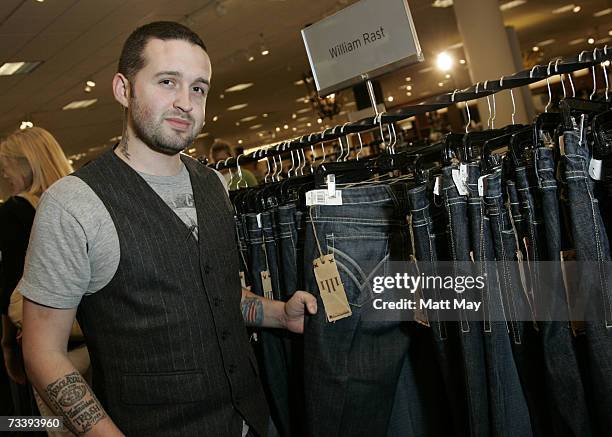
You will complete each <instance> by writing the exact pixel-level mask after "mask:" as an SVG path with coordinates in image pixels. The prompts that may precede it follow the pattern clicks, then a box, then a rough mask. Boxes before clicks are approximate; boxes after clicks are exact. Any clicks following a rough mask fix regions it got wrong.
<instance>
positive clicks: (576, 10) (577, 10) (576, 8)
mask: <svg viewBox="0 0 612 437" xmlns="http://www.w3.org/2000/svg"><path fill="white" fill-rule="evenodd" d="M581 9H582V8H581V7H580V6H574V9H572V12H573V13H574V14H577V13H578V12H580V10H581Z"/></svg>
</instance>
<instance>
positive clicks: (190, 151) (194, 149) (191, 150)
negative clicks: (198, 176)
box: [187, 147, 196, 153]
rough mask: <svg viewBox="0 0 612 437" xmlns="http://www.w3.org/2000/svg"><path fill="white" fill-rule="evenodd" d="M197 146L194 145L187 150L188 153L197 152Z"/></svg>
mask: <svg viewBox="0 0 612 437" xmlns="http://www.w3.org/2000/svg"><path fill="white" fill-rule="evenodd" d="M195 151H196V148H195V147H192V148H191V149H189V150H187V153H195Z"/></svg>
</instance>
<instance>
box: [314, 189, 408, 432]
mask: <svg viewBox="0 0 612 437" xmlns="http://www.w3.org/2000/svg"><path fill="white" fill-rule="evenodd" d="M342 202H343V204H342V205H338V206H322V205H318V206H312V207H310V210H309V213H310V214H309V217H307V229H306V234H305V246H304V275H305V283H306V289H307V290H308V291H310V292H312V293H313V294H314V295H315V296H316V298H317V301H318V305H319V309H320V310H319V311H318V312H317V314H316V315H314V316H308V317H307V318H306V321H305V326H304V363H305V368H304V388H305V392H306V393H305V399H306V409H305V412H306V428H307V435H308V436H312V437H315V436H316V437H319V436H326V437H327V436H329V437H334V436H349V435H350V436H364V437H365V436H368V437H370V436H374V437H375V436H382V437H385V436H386V435H387V431H388V427H389V421H390V418H391V414H392V408H393V405H394V400H395V395H396V388H397V384H398V381H399V377H400V374H401V371H402V367H403V366H404V365H405V364H406V360H405V358H406V356H407V353H408V350H409V346H410V342H411V339H410V336H409V333H408V327H409V326H408V325H409V324H407V323H401V322H365V321H363V320H362V308H363V307H364V305H368V303H369V302H370V301H371V300H372V299H373V296H374V293H373V291H372V288H371V285H370V278H371V277H372V276H373V275H383V274H384V272H385V268H386V264H387V262H388V261H389V260H395V261H401V260H407V259H408V256H407V251H406V247H407V246H406V244H405V242H406V241H408V231H407V225H406V220H405V217H406V211H407V202H406V197H405V189H404V187H403V185H402V184H396V185H392V186H384V185H375V186H363V187H354V188H346V189H343V190H342ZM315 235H316V238H315ZM317 240H318V243H319V244H320V250H319V244H318V243H317ZM320 251H322V253H323V254H333V255H334V258H335V260H336V265H337V267H338V271H339V274H340V278H341V280H342V284H343V285H344V289H345V291H346V294H347V298H348V302H349V304H350V306H351V309H352V315H351V316H350V317H347V318H344V319H341V320H337V321H336V322H334V323H329V322H328V321H327V319H326V316H325V311H324V305H323V302H322V300H321V296H320V294H319V290H318V286H317V284H316V280H315V277H314V271H313V265H312V262H313V260H314V259H316V258H318V257H320V256H321V252H320ZM415 402H418V400H417V399H415Z"/></svg>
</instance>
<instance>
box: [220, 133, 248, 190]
mask: <svg viewBox="0 0 612 437" xmlns="http://www.w3.org/2000/svg"><path fill="white" fill-rule="evenodd" d="M233 156H234V154H233V153H232V148H231V147H230V145H229V144H228V143H226V142H224V141H220V140H216V141H215V142H214V143H213V145H212V146H211V147H210V152H209V157H210V162H211V163H213V164H216V163H218V162H223V161H225V160H227V159H228V158H231V157H233ZM251 164H255V165H257V161H254V162H252V163H251ZM248 165H249V162H248V161H246V160H245V161H243V162H242V163H241V164H240V170H241V171H242V181H241V180H240V174H239V173H238V171H235V172H234V173H230V171H229V169H227V168H224V169H221V174H222V175H223V178H224V179H225V183H226V185H227V188H228V190H230V191H233V190H237V189H238V188H245V187H256V186H257V178H256V177H255V175H254V174H253V172H252V171H250V170H248V169H246V168H245V167H246V166H248ZM238 185H240V186H238Z"/></svg>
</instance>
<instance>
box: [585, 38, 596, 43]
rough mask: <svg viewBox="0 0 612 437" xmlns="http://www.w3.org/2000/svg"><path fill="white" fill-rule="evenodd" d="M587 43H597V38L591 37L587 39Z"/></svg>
mask: <svg viewBox="0 0 612 437" xmlns="http://www.w3.org/2000/svg"><path fill="white" fill-rule="evenodd" d="M587 43H589V44H595V38H589V39H587Z"/></svg>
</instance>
